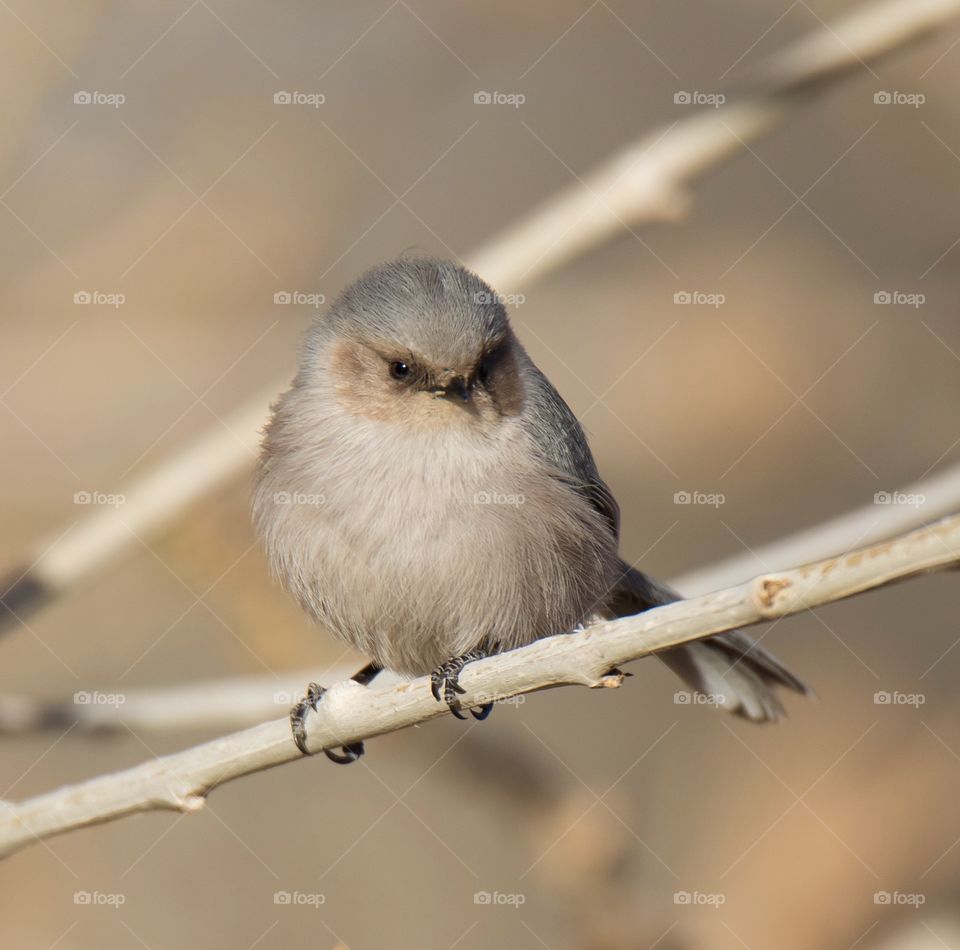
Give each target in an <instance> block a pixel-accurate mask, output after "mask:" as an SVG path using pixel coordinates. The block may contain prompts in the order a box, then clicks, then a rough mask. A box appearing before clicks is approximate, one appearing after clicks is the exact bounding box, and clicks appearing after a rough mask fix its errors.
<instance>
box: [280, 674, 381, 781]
mask: <svg viewBox="0 0 960 950" xmlns="http://www.w3.org/2000/svg"><path fill="white" fill-rule="evenodd" d="M325 692H326V689H324V687H322V686H321V685H320V684H319V683H310V685H309V686H307V695H306V696H304V698H303V699H301V700H300V702H298V703H297V704H296V705H295V706H294V707H293V709H291V710H290V729H291V731H292V732H293V741H294V742H296V744H297V748H298V749H299V750H300V751H301V752H302V753H303V754H304V755H310V752H309V751H308V749H307V731H306V728H305V721H306V718H307V712H308V711H309V710H311V709H312V710H314V711H316V708H317V706H318V705H319V704H320V700H321V699H322V698H323V694H324V693H325ZM363 752H364V748H363V743H362V742H351V743H350V744H349V745H345V746H342V747H341V751H340V752H334V751H333V749H324V750H323V754H324V755H325V756H326V757H327V758H328V759H329V760H330V761H331V762H336V763H337V765H349V764H350V763H351V762H356V761H357V759H359V758H360V756H361V755H363Z"/></svg>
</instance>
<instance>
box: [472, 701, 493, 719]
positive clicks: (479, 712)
mask: <svg viewBox="0 0 960 950" xmlns="http://www.w3.org/2000/svg"><path fill="white" fill-rule="evenodd" d="M491 712H493V703H484V704H483V705H482V706H481V707H480V708H479V709H471V710H470V715H471V716H473V718H474V719H476V720H478V721H480V722H483V720H484V719H486V718H487V716H489V715H490V713H491Z"/></svg>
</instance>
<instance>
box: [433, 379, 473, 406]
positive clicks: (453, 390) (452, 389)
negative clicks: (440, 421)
mask: <svg viewBox="0 0 960 950" xmlns="http://www.w3.org/2000/svg"><path fill="white" fill-rule="evenodd" d="M472 389H473V384H472V383H471V382H470V380H468V379H467V378H466V377H464V376H456V377H454V378H453V379H451V380H450V381H449V382H448V383H447V385H446V386H436V385H435V386H432V387H431V388H430V394H431V395H433V396H438V397H440V396H451V395H453V396H459V397H460V398H461V399H462V400H463V401H464V402H469V401H470V392H471V390H472Z"/></svg>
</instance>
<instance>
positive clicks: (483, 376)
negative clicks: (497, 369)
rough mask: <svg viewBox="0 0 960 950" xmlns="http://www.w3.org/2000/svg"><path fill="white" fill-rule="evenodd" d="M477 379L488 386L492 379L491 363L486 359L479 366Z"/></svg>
mask: <svg viewBox="0 0 960 950" xmlns="http://www.w3.org/2000/svg"><path fill="white" fill-rule="evenodd" d="M477 379H478V380H480V382H481V383H483V385H484V386H486V385H487V382H488V381H489V380H490V364H489V363H488V362H487V361H486V360H483V361H482V362H481V363H480V365H479V366H478V367H477Z"/></svg>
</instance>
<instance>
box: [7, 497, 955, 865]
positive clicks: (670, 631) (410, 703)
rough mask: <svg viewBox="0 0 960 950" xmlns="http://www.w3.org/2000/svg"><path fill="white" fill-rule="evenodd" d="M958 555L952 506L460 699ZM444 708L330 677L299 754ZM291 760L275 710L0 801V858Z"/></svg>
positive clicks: (508, 657) (639, 652)
mask: <svg viewBox="0 0 960 950" xmlns="http://www.w3.org/2000/svg"><path fill="white" fill-rule="evenodd" d="M958 564H960V515H955V516H953V517H950V518H947V519H945V520H943V521H941V522H938V523H936V524H934V525H930V526H928V527H926V528H922V529H920V530H918V531H914V532H912V533H910V534H906V535H903V536H901V537H899V538H897V539H895V540H893V541H888V542H884V543H882V544H877V545H874V546H872V547H868V548H863V549H860V550H857V551H854V552H852V553H849V554H845V555H843V556H841V557H838V558H830V559H828V560H825V561H819V562H817V563H814V564H809V565H806V566H804V567H799V568H794V569H793V570H788V571H782V572H778V573H776V574H766V575H763V576H761V577H758V578H756V579H754V580H753V581H750V582H748V583H746V584H741V585H739V586H737V587H730V588H727V589H725V590H721V591H717V592H715V593H713V594H707V595H704V596H702V597H698V598H695V599H693V600H687V601H679V602H678V603H675V604H670V605H668V606H666V607H659V608H657V609H655V610H650V611H647V612H646V613H643V614H638V615H636V616H633V617H624V618H622V619H619V620H613V621H609V622H606V623H600V624H596V625H594V626H592V627H590V628H589V629H587V630H584V631H582V632H579V633H572V634H566V635H563V636H556V637H550V638H547V639H544V640H538V641H537V642H536V643H533V644H531V645H530V646H527V647H524V648H522V649H520V650H514V651H512V652H510V653H503V654H500V655H498V656H495V657H491V658H489V659H486V660H482V661H479V662H477V663H473V664H471V665H470V666H468V667H467V668H466V670H465V672H464V674H463V676H462V678H461V685H462V686H463V687H464V688H465V693H464V694H463V696H462V697H461V699H462V702H463V704H464V706H472V705H479V704H482V703H484V702H487V701H490V700H496V699H500V698H504V699H505V698H508V697H510V696H515V695H517V694H519V693H527V692H533V691H535V690H540V689H549V688H551V687H554V686H562V685H567V684H570V685H582V686H591V687H597V686H608V687H615V686H619V685H620V677H619V676H617V675H611V674H609V673H608V671H609V670H611V669H612V668H614V667H617V666H621V665H623V664H625V663H629V662H630V661H631V660H636V659H639V658H640V657H643V656H647V655H649V654H651V653H655V652H658V651H661V650H664V649H667V648H669V647H673V646H677V645H679V644H681V643H686V642H688V641H690V640H697V639H700V638H702V637H706V636H709V635H710V634H713V633H719V632H721V631H724V630H732V629H734V628H737V627H745V626H749V625H751V624H755V623H760V622H762V621H765V620H771V619H773V618H776V617H784V616H787V615H789V614H794V613H799V612H800V611H803V610H808V609H810V608H812V607H816V606H818V605H821V604H826V603H830V602H833V601H836V600H841V599H842V598H845V597H849V596H851V595H853V594H856V593H859V592H861V591H865V590H869V589H871V588H875V587H880V586H882V585H884V584H888V583H890V582H892V581H896V580H901V579H903V578H906V577H911V576H913V575H915V574H919V573H923V572H928V571H933V570H938V569H943V568H947V567H955V566H957V565H958ZM444 714H446V707H445V706H443V705H442V704H439V703H437V702H436V701H435V700H434V699H433V696H432V695H431V693H430V682H429V679H428V678H426V677H423V678H420V679H417V680H414V681H412V682H409V683H400V684H398V685H396V686H392V687H388V688H386V689H372V688H366V687H362V686H359V685H358V684H356V683H354V682H352V681H347V682H342V683H338V684H334V685H333V686H332V687H331V688H330V689H329V690H328V691H327V693H326V694H325V696H324V698H323V702H322V703H321V704H320V707H319V709H318V711H317V712H316V713H311V714H310V716H309V718H308V720H307V724H306V726H307V736H308V744H309V748H310V750H311V752H319V751H320V750H321V749H324V748H333V747H337V746H341V745H344V744H346V743H352V742H358V741H360V740H362V739H369V738H371V737H373V736H379V735H383V734H384V733H387V732H394V731H396V730H398V729H403V728H406V727H407V726H413V725H416V724H417V723H421V722H426V721H427V720H428V719H434V718H436V717H437V716H440V715H444ZM298 758H300V753H299V751H298V750H297V747H296V745H295V744H294V742H293V739H292V737H291V733H290V724H289V722H288V720H287V719H286V718H284V719H278V720H275V721H273V722H268V723H264V724H263V725H260V726H255V727H253V728H251V729H246V730H244V731H243V732H237V733H234V734H233V735H229V736H225V737H223V738H222V739H217V740H215V741H213V742H207V743H204V744H203V745H200V746H196V747H195V748H193V749H188V750H187V751H185V752H180V753H176V754H174V755H169V756H164V757H162V758H158V759H155V760H154V761H151V762H147V763H144V764H142V765H139V766H136V767H134V768H131V769H127V770H125V771H123V772H117V773H115V774H113V775H105V776H101V777H99V778H94V779H91V780H89V781H87V782H83V783H81V784H79V785H72V786H66V787H64V788H61V789H58V790H57V791H53V792H49V793H47V794H45V795H40V796H38V797H36V798H31V799H28V800H26V801H23V802H17V803H14V802H2V803H0V856H5V855H8V854H11V853H13V852H14V851H17V850H18V849H20V848H22V847H24V846H26V845H28V844H30V843H31V842H33V841H37V840H40V839H43V838H48V837H50V836H52V835H56V834H61V833H63V832H65V831H69V830H71V829H74V828H80V827H83V826H86V825H91V824H97V823H100V822H105V821H111V820H113V819H115V818H119V817H121V816H123V815H128V814H131V813H133V812H140V811H147V810H151V809H174V810H178V811H184V812H187V811H196V810H198V809H200V808H201V807H202V806H203V804H204V800H205V796H206V795H207V793H209V792H210V791H211V790H212V789H214V788H216V787H217V786H218V785H222V784H224V783H225V782H228V781H230V780H231V779H235V778H239V777H240V776H242V775H248V774H250V773H252V772H257V771H260V770H262V769H267V768H271V767H273V766H275V765H280V764H281V763H284V762H289V761H292V760H294V759H298Z"/></svg>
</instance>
